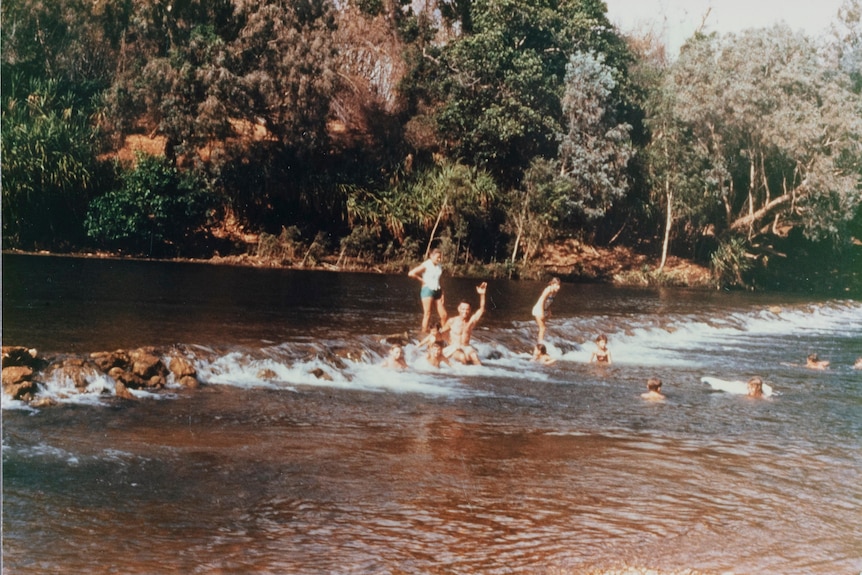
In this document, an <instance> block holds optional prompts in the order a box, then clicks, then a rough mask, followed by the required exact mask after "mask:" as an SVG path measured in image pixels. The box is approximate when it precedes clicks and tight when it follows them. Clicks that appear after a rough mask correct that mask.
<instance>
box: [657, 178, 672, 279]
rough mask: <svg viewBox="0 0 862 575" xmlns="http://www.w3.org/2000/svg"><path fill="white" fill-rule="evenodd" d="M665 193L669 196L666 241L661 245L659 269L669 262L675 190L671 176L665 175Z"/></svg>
mask: <svg viewBox="0 0 862 575" xmlns="http://www.w3.org/2000/svg"><path fill="white" fill-rule="evenodd" d="M664 194H665V197H666V198H667V221H666V222H665V225H664V241H663V242H662V246H661V264H660V265H659V266H658V271H662V270H663V269H664V265H665V264H666V263H667V249H668V246H669V245H670V228H671V226H672V225H673V191H672V190H671V189H670V176H665V179H664Z"/></svg>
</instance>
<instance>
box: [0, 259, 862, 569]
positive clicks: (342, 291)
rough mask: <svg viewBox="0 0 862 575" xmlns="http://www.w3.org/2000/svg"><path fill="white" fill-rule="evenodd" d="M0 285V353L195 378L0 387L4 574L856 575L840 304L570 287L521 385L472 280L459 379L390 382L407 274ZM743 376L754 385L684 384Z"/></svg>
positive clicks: (860, 471) (860, 400)
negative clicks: (134, 357) (131, 365)
mask: <svg viewBox="0 0 862 575" xmlns="http://www.w3.org/2000/svg"><path fill="white" fill-rule="evenodd" d="M2 280H3V344H4V345H24V346H28V347H36V348H38V349H39V351H40V353H41V354H42V355H43V356H45V357H48V358H52V357H53V358H63V357H86V356H87V355H88V354H89V353H91V352H94V351H106V350H115V349H118V348H127V349H128V348H135V347H139V346H156V347H160V348H163V349H166V348H176V346H181V348H182V350H183V352H184V353H185V354H187V355H188V357H190V358H191V359H192V360H193V361H194V362H195V365H196V367H197V369H198V373H199V377H200V379H201V381H202V386H201V387H200V388H199V389H196V390H186V389H181V388H179V387H178V386H172V385H171V386H169V387H168V388H167V389H166V390H163V391H161V392H158V393H151V392H136V395H137V398H136V399H135V400H122V399H119V398H116V397H114V396H113V395H112V389H113V386H112V382H108V381H94V382H92V384H91V385H90V387H89V388H88V390H87V391H86V392H84V393H74V392H73V390H74V388H73V387H70V385H69V384H68V383H66V382H65V381H63V380H53V381H52V380H48V381H44V382H42V388H41V395H44V396H48V397H53V398H55V399H56V401H57V402H58V403H57V404H56V405H54V406H51V407H45V408H40V409H33V408H30V407H27V406H26V405H24V404H21V403H19V402H15V401H11V400H9V399H8V398H7V397H5V396H4V398H3V412H2V415H3V525H2V526H3V549H2V551H3V573H8V574H10V575H13V574H37V573H39V574H41V573H122V574H150V573H202V574H209V573H220V574H222V573H231V574H244V573H249V574H251V573H273V574H281V573H290V574H317V573H333V574H336V573H338V574H341V573H344V574H348V573H371V574H377V573H387V574H406V573H416V574H426V573H439V574H444V573H445V574H449V573H463V574H473V573H481V574H497V573H500V574H503V573H552V574H569V573H588V574H620V573H626V574H628V573H654V574H659V575H663V574H671V573H674V574H677V573H678V574H682V573H687V574H692V573H708V574H727V573H734V574H748V573H751V574H761V573H767V574H768V573H774V574H788V573H794V574H805V573H811V574H824V575H826V574H828V575H833V574H853V575H855V574H857V573H859V572H860V571H862V511H860V509H862V371H858V370H854V369H853V368H852V366H853V362H854V360H855V359H856V357H858V356H862V303H860V301H858V300H853V299H817V298H814V297H810V296H809V297H805V298H802V297H799V296H789V295H781V294H746V293H725V292H711V291H694V290H683V289H618V288H613V287H609V286H596V285H573V284H564V285H563V288H562V290H561V291H560V294H559V296H558V297H557V299H556V301H555V303H554V306H553V312H554V315H553V317H552V318H551V320H550V323H549V329H548V336H547V338H546V339H547V343H548V347H549V349H550V353H551V355H553V356H555V357H556V358H557V360H558V361H557V363H556V364H554V365H551V366H544V367H542V366H537V365H536V364H534V363H531V362H530V361H529V355H528V352H529V350H530V349H531V345H532V338H534V337H535V325H534V323H533V321H532V319H531V317H530V308H531V307H532V304H533V303H534V301H535V299H536V298H537V297H538V295H539V293H540V292H541V290H542V288H543V284H542V283H538V282H527V281H521V282H514V281H505V280H492V281H489V288H488V309H487V312H486V315H485V317H484V318H483V320H482V322H481V324H480V326H479V329H478V330H477V331H476V333H475V337H474V339H475V343H476V344H477V347H478V349H479V351H480V355H481V356H482V357H483V360H484V365H483V366H472V367H465V366H461V367H455V368H443V369H441V370H434V369H432V368H430V367H429V366H427V365H424V364H423V361H422V360H421V358H420V353H419V352H418V350H417V349H416V347H415V345H408V346H407V348H406V355H407V359H408V362H409V363H410V364H411V368H410V369H409V370H408V371H406V372H394V371H389V370H385V369H383V368H382V367H380V366H379V363H380V361H381V360H382V358H383V356H384V354H385V352H386V347H387V346H386V345H385V343H384V342H383V341H382V340H383V337H384V336H386V335H388V334H393V333H400V332H404V331H409V332H410V333H412V334H415V332H416V329H417V328H418V325H419V321H420V304H419V301H418V291H419V290H418V287H419V286H418V283H417V282H415V281H413V280H409V279H407V278H406V277H403V276H402V277H396V276H384V275H371V274H353V273H328V272H312V271H288V270H272V269H251V268H234V267H218V266H210V265H201V264H185V263H157V262H135V261H116V260H92V259H74V258H56V257H48V256H46V257H40V256H20V255H4V257H3V277H2ZM475 283H476V282H475V281H472V280H462V279H452V278H444V282H443V286H444V289H445V292H446V297H447V301H448V304H449V305H448V307H449V308H450V309H452V310H454V308H455V305H456V304H457V302H458V300H459V299H461V298H467V299H468V300H469V301H471V302H472V303H473V304H474V305H475V304H476V302H477V297H476V294H475V290H474V285H475ZM598 333H605V334H607V335H608V339H609V346H608V347H609V349H610V350H611V353H612V358H613V364H612V365H610V366H602V367H599V366H596V365H591V364H589V363H588V359H589V357H590V353H591V352H592V350H593V349H594V346H593V343H592V340H593V339H594V338H595V336H596V335H597V334H598ZM812 351H816V352H817V353H819V355H820V356H821V358H823V359H828V360H830V361H831V362H832V363H831V367H830V369H828V370H825V371H813V370H808V369H805V368H803V367H799V365H798V364H799V363H800V362H803V363H804V358H805V356H806V355H807V354H808V353H810V352H812ZM335 352H339V353H335ZM313 371H315V372H316V373H317V375H314V373H312V372H313ZM321 373H322V374H323V375H324V377H319V376H320V374H321ZM264 374H266V376H264ZM653 375H655V376H658V377H660V378H661V379H662V380H663V382H664V387H663V391H664V393H665V394H666V396H667V399H666V400H665V401H663V402H648V401H644V400H643V399H641V397H640V394H641V393H642V392H644V391H645V382H646V379H647V378H648V377H650V376H653ZM751 375H760V376H761V377H763V378H764V380H765V381H766V382H767V383H768V384H770V385H772V386H773V388H774V390H775V395H773V396H772V397H771V398H768V399H760V400H755V399H750V398H746V397H744V396H740V395H733V394H730V393H724V392H719V391H715V390H713V389H712V388H710V387H709V386H708V385H706V384H704V383H702V382H701V380H700V378H701V377H704V376H717V377H722V378H726V379H743V380H745V379H748V377H749V376H751Z"/></svg>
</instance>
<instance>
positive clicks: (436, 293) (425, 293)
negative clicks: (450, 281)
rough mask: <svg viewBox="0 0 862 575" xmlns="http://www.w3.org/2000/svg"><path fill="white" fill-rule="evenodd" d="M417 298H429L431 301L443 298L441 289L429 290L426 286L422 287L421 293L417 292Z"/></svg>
mask: <svg viewBox="0 0 862 575" xmlns="http://www.w3.org/2000/svg"><path fill="white" fill-rule="evenodd" d="M419 297H421V298H422V299H425V298H426V297H430V298H431V299H440V298H441V297H443V288H438V289H431V288H429V287H428V286H422V291H420V292H419Z"/></svg>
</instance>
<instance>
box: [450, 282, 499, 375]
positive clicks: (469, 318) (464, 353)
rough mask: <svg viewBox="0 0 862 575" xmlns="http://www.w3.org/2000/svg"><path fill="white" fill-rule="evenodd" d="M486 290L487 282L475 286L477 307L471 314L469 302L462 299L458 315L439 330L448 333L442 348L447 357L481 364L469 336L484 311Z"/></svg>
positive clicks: (461, 361) (467, 362) (466, 362)
mask: <svg viewBox="0 0 862 575" xmlns="http://www.w3.org/2000/svg"><path fill="white" fill-rule="evenodd" d="M487 290H488V283H487V282H482V283H481V284H479V285H478V286H476V293H478V294H479V309H477V310H476V312H475V313H473V314H472V315H471V313H470V312H471V311H472V308H471V307H470V304H469V303H467V302H466V301H462V302H461V303H460V304H458V315H457V316H455V317H453V318H449V320H447V321H446V323H445V324H444V325H443V328H442V329H441V332H444V333H446V332H448V333H449V345H448V346H447V347H446V349H444V350H443V355H445V356H446V357H447V358H452V359H454V360H455V361H457V362H459V363H463V364H465V365H471V364H472V365H482V362H481V361H479V353H478V352H477V351H476V349H475V348H474V347H473V346H472V345H470V338H471V337H472V335H473V330H474V329H475V328H476V325H477V324H478V323H479V320H480V319H482V315H484V313H485V292H486V291H487Z"/></svg>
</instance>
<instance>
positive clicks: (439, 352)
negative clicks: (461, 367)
mask: <svg viewBox="0 0 862 575" xmlns="http://www.w3.org/2000/svg"><path fill="white" fill-rule="evenodd" d="M425 359H426V360H428V363H430V364H431V366H432V367H440V366H441V365H443V364H445V365H452V364H451V363H449V360H448V359H447V358H446V356H445V355H443V344H442V343H440V342H439V341H435V342H433V343H431V345H430V346H429V347H428V355H426V356H425Z"/></svg>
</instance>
